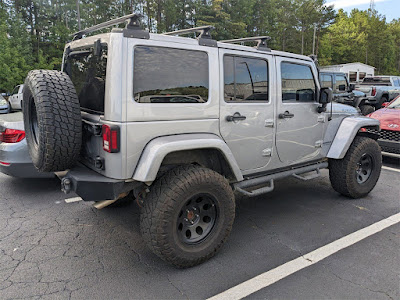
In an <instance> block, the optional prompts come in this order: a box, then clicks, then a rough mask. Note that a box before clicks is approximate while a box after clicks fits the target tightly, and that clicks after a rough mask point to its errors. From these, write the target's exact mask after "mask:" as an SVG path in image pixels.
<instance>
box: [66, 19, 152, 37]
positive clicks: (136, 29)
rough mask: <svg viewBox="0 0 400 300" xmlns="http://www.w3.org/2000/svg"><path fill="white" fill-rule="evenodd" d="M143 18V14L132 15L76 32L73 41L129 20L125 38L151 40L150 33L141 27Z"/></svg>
mask: <svg viewBox="0 0 400 300" xmlns="http://www.w3.org/2000/svg"><path fill="white" fill-rule="evenodd" d="M141 18H143V16H142V15H141V14H130V15H126V16H123V17H120V18H116V19H113V20H110V21H107V22H104V23H100V24H97V25H94V26H92V27H89V28H86V29H83V30H81V31H78V32H75V33H74V34H73V35H72V36H73V37H74V38H73V40H78V39H81V38H82V37H83V36H84V35H86V34H88V33H91V32H94V31H98V30H101V29H104V28H107V27H110V26H113V25H118V24H121V23H124V22H125V21H127V20H129V22H128V23H127V25H126V27H125V29H124V30H123V33H124V36H125V37H135V38H142V39H149V38H150V35H149V32H148V31H146V30H143V29H142V28H141V27H140V22H139V21H140V19H141Z"/></svg>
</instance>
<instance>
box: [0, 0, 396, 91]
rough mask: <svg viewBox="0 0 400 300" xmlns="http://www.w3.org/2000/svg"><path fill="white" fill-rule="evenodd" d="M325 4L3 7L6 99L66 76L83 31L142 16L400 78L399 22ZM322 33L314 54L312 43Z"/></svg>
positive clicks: (227, 1)
mask: <svg viewBox="0 0 400 300" xmlns="http://www.w3.org/2000/svg"><path fill="white" fill-rule="evenodd" d="M325 2H326V0H0V91H11V90H12V88H13V87H14V86H15V85H17V84H20V83H22V82H23V80H24V78H25V76H26V74H27V72H28V71H29V70H31V69H37V68H46V69H59V68H60V64H61V58H62V53H63V49H64V44H65V42H67V41H69V40H70V39H71V34H72V33H73V32H76V31H78V30H79V23H78V4H79V15H80V20H81V22H80V23H81V24H80V25H81V28H82V29H83V28H86V27H90V26H93V25H95V24H99V23H101V22H104V21H107V20H110V19H112V18H116V17H119V16H122V15H126V14H129V13H132V12H139V13H141V14H142V15H143V16H144V17H143V20H142V21H143V26H144V27H146V28H147V29H148V30H149V31H150V32H157V33H162V32H166V31H173V30H179V29H185V28H190V27H193V26H201V25H213V26H214V27H215V30H214V31H213V32H212V35H213V38H215V39H217V40H223V39H232V38H239V37H247V36H257V35H269V36H271V38H272V39H271V41H270V42H269V46H270V47H271V48H272V49H274V50H282V51H288V52H293V53H299V54H305V55H308V54H311V53H312V52H313V49H315V50H314V51H315V53H317V55H318V57H319V61H320V63H321V64H322V65H328V64H339V63H347V62H356V61H360V62H364V63H367V64H371V65H373V66H375V67H376V68H377V73H379V74H383V73H386V74H400V19H397V20H394V21H392V22H390V23H388V22H387V21H386V19H385V17H384V16H382V15H380V14H379V13H378V12H377V11H375V10H373V11H371V10H368V11H360V10H353V11H352V12H351V13H350V14H347V13H345V12H344V11H343V10H339V12H338V13H336V12H335V10H334V9H333V7H331V6H326V5H325ZM314 32H315V46H314V47H313V36H314Z"/></svg>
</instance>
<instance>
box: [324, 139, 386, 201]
mask: <svg viewBox="0 0 400 300" xmlns="http://www.w3.org/2000/svg"><path fill="white" fill-rule="evenodd" d="M381 168H382V154H381V149H380V147H379V145H378V143H377V142H376V141H375V140H373V139H371V138H367V137H360V136H357V137H356V138H355V139H354V141H353V143H352V144H351V146H350V148H349V150H348V151H347V153H346V155H345V157H344V158H343V159H330V160H329V178H330V181H331V184H332V187H333V189H334V190H335V191H337V192H338V193H340V194H342V195H345V196H347V197H351V198H361V197H364V196H366V195H368V194H369V192H371V191H372V189H373V188H374V187H375V185H376V183H377V181H378V179H379V176H380V174H381Z"/></svg>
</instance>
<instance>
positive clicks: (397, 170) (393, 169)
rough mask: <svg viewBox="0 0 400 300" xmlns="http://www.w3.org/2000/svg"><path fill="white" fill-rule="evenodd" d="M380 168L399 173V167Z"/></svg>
mask: <svg viewBox="0 0 400 300" xmlns="http://www.w3.org/2000/svg"><path fill="white" fill-rule="evenodd" d="M382 169H385V170H389V171H393V172H398V173H400V170H399V169H395V168H390V167H385V166H382Z"/></svg>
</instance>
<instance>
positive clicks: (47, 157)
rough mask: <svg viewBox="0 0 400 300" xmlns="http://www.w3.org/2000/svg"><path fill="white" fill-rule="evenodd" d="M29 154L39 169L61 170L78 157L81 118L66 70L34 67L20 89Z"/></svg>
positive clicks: (74, 92)
mask: <svg viewBox="0 0 400 300" xmlns="http://www.w3.org/2000/svg"><path fill="white" fill-rule="evenodd" d="M22 105H23V109H22V110H23V112H24V125H25V131H26V140H27V143H28V149H29V154H30V156H31V158H32V162H33V164H34V165H35V167H36V168H37V169H38V170H39V171H41V172H56V171H64V170H66V169H69V168H71V167H72V166H73V165H74V164H75V162H76V161H77V160H78V158H79V154H80V150H81V143H82V120H81V112H80V105H79V100H78V97H77V95H76V91H75V88H74V86H73V84H72V82H71V80H70V78H69V77H68V75H67V74H65V73H63V72H59V71H52V70H51V71H50V70H34V71H31V72H29V73H28V76H27V77H26V80H25V88H24V92H23V101H22Z"/></svg>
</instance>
